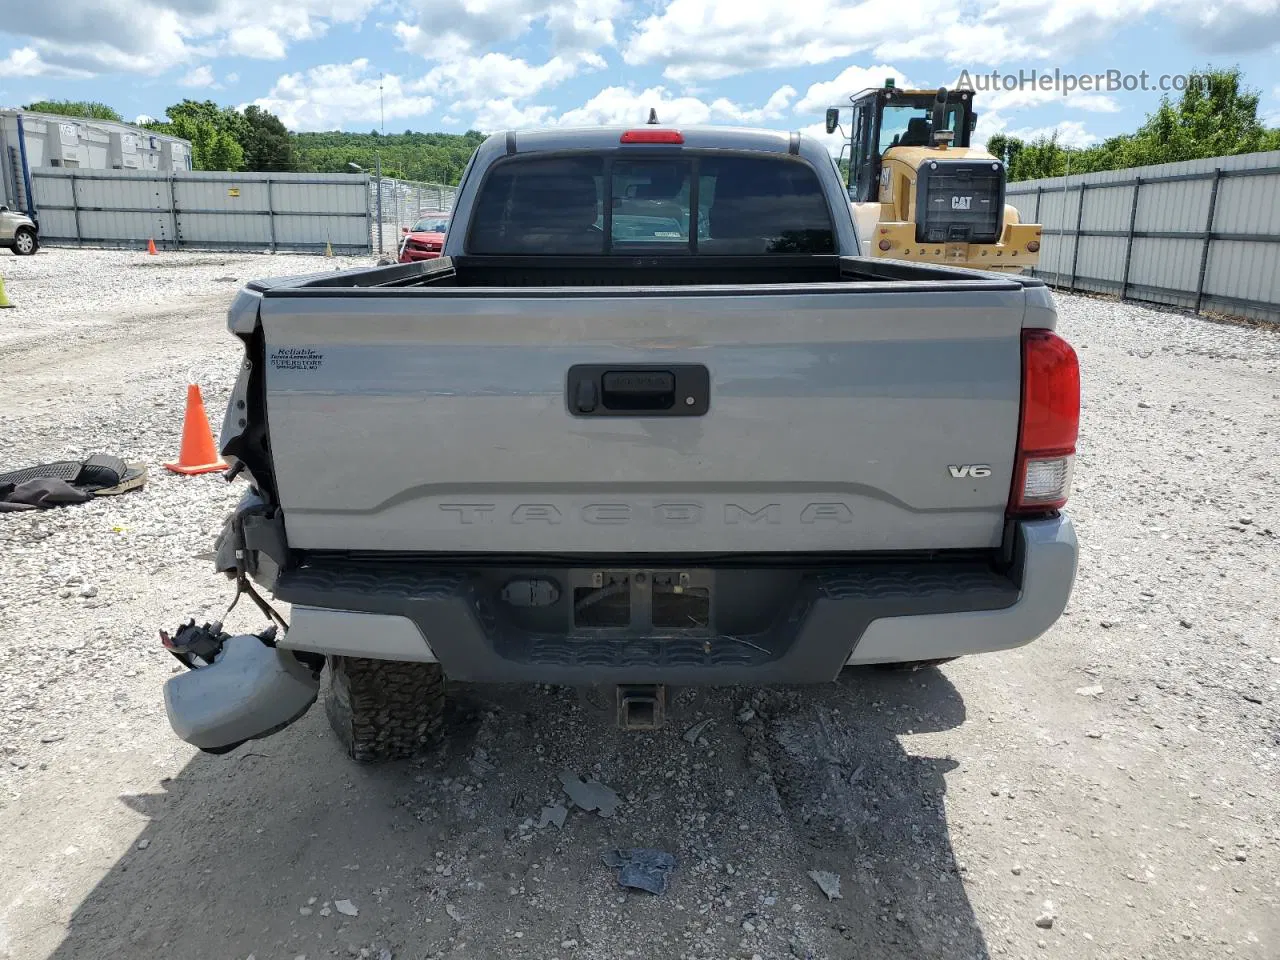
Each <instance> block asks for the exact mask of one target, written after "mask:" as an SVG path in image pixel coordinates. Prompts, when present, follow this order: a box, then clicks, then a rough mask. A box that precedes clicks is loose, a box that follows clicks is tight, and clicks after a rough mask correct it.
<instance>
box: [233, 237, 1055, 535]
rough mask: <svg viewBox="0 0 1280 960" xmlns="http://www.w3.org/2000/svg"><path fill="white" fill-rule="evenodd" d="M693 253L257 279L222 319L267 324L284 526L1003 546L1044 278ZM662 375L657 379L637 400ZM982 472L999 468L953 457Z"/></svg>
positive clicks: (273, 446) (315, 530)
mask: <svg viewBox="0 0 1280 960" xmlns="http://www.w3.org/2000/svg"><path fill="white" fill-rule="evenodd" d="M706 259H708V258H698V261H697V262H693V261H691V259H689V258H643V259H641V258H632V259H628V260H624V261H622V262H619V258H616V257H615V258H612V259H611V260H609V261H602V260H599V259H597V260H595V261H592V260H591V259H589V258H584V259H583V260H582V261H575V262H566V261H565V260H564V258H556V259H555V261H554V262H552V263H540V262H538V261H537V258H533V257H530V258H526V259H525V260H522V261H519V262H512V258H509V257H504V258H501V259H500V260H492V261H490V260H485V259H484V258H471V257H461V258H457V259H456V260H447V259H446V260H440V261H436V262H434V263H428V264H407V265H400V266H394V267H386V268H380V269H373V270H363V271H354V272H346V273H339V274H330V275H322V276H318V277H313V278H308V279H303V280H300V281H299V280H295V281H291V282H283V283H282V282H276V283H263V284H258V285H256V293H257V295H258V299H257V300H256V301H255V302H254V303H253V304H252V308H255V309H248V308H247V309H245V310H244V311H242V318H241V319H240V320H237V319H236V316H235V315H234V312H233V318H232V325H233V329H234V328H235V327H236V325H237V323H238V324H239V325H240V332H242V333H248V332H249V331H250V330H251V329H253V327H254V326H256V325H257V324H259V323H260V325H261V331H262V336H261V338H260V341H259V343H260V346H259V347H258V349H260V350H261V352H262V354H263V356H261V357H260V358H259V360H258V364H259V365H260V366H261V367H262V369H264V370H265V374H266V375H265V388H264V391H263V393H264V403H265V410H264V416H265V418H266V421H267V422H268V424H269V427H270V440H269V444H270V451H271V462H272V469H273V475H274V479H273V482H274V485H275V488H276V489H275V491H274V494H275V497H276V498H277V501H278V503H279V504H280V506H281V507H282V508H283V511H282V512H283V516H284V524H285V527H286V531H287V536H288V542H289V545H290V546H291V547H293V548H297V549H303V550H319V551H327V550H340V551H353V552H389V553H396V554H400V555H403V554H433V553H434V554H471V555H476V554H526V555H527V554H558V555H597V554H605V553H608V554H612V555H618V554H634V553H653V552H661V553H664V554H689V555H692V554H723V553H752V554H761V553H784V554H785V553H831V552H838V553H850V552H852V553H863V552H877V551H886V550H887V551H918V550H972V549H995V548H998V547H999V546H1000V545H1001V543H1002V538H1003V536H1004V527H1005V506H1006V503H1007V500H1008V496H1009V488H1010V484H1011V481H1012V468H1013V461H1014V441H1015V439H1016V436H1017V424H1018V410H1019V402H1020V393H1019V382H1020V341H1019V338H1020V333H1021V328H1022V326H1023V322H1024V318H1025V317H1027V316H1028V314H1029V313H1034V307H1035V304H1036V303H1037V302H1038V301H1039V299H1040V297H1039V296H1037V295H1038V294H1040V293H1042V291H1037V290H1035V289H1034V288H1036V287H1039V286H1040V284H1039V282H1038V281H1033V280H1026V279H1022V278H1009V277H1000V276H986V275H978V274H974V273H971V272H963V271H953V270H948V269H946V268H939V267H925V266H912V265H907V264H895V263H886V262H884V261H869V260H863V259H859V258H852V257H843V258H842V257H829V258H828V257H811V256H808V257H802V258H797V259H796V260H795V261H794V262H786V261H790V258H785V257H778V256H776V255H775V256H772V257H769V258H762V260H763V261H765V262H760V263H750V262H744V260H743V258H732V261H731V262H730V261H728V260H726V262H725V263H724V264H722V265H721V264H716V263H707V262H706ZM822 274H825V275H826V276H825V277H823V276H822ZM628 281H629V282H628ZM512 283H519V284H520V285H519V286H513V285H511V284H512ZM1029 304H1030V307H1029ZM651 374H654V375H657V377H658V379H657V380H654V381H652V382H653V383H665V384H668V385H669V386H670V387H671V391H670V395H669V396H667V395H665V394H663V395H661V396H659V395H658V394H653V395H651V396H647V397H645V396H642V397H640V398H639V399H638V400H637V399H636V397H634V396H628V395H627V394H626V392H625V391H626V390H630V389H632V388H634V387H635V386H636V384H637V383H639V384H640V385H641V388H642V390H643V388H644V385H645V384H648V383H650V380H649V379H647V378H649V375H651ZM617 375H624V380H623V381H618V380H616V379H615V380H614V381H613V382H615V383H618V382H622V383H624V384H626V385H627V386H626V387H625V389H624V391H623V392H622V393H616V394H614V395H613V396H614V401H607V396H606V395H605V394H601V396H600V397H598V400H599V402H600V403H601V405H602V406H603V407H604V409H601V408H599V407H598V408H597V409H595V410H593V411H591V412H589V413H585V412H583V411H582V410H579V409H576V408H575V404H577V403H579V402H580V401H581V399H582V396H583V394H582V392H581V391H583V390H586V389H592V390H596V391H597V392H599V391H603V390H606V389H607V383H608V382H609V381H607V380H602V379H600V378H601V377H606V376H617ZM633 375H638V376H639V379H638V380H637V379H636V377H635V376H633ZM592 377H595V378H596V380H595V381H594V386H592V387H590V388H588V387H584V386H582V384H581V382H580V381H581V380H582V379H583V378H586V379H590V378H592ZM575 378H577V379H575ZM601 384H605V385H606V386H604V387H602V386H601ZM663 389H665V388H663ZM677 394H678V396H677ZM610 403H612V407H610ZM636 403H639V404H640V406H639V408H636V409H626V407H627V406H628V405H629V404H630V405H634V404H636ZM650 404H656V405H657V406H656V407H654V408H650V407H649V406H647V405H650ZM658 407H661V409H658ZM974 464H978V465H982V466H983V467H984V468H985V470H986V472H985V473H984V472H983V471H978V472H977V474H976V475H961V476H956V475H955V473H953V472H952V470H951V468H952V467H956V468H957V469H959V467H960V465H974ZM254 472H255V474H257V473H258V472H259V471H257V470H255V471H254Z"/></svg>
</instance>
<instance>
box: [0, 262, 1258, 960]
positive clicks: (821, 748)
mask: <svg viewBox="0 0 1280 960" xmlns="http://www.w3.org/2000/svg"><path fill="white" fill-rule="evenodd" d="M318 264H319V265H320V267H321V268H322V269H323V268H325V267H327V266H331V265H335V264H327V263H325V262H324V261H320V260H317V259H316V258H295V257H285V256H277V257H263V256H257V257H254V256H244V257H240V256H212V255H211V256H205V257H201V256H194V255H169V256H165V255H162V257H160V258H147V257H145V256H140V255H136V254H119V253H104V252H101V251H78V250H48V251H45V252H42V253H41V254H40V255H39V256H37V257H34V258H32V259H31V260H29V261H22V260H17V259H9V258H3V257H0V269H3V271H4V277H5V281H6V284H7V286H8V289H9V292H10V296H11V297H12V298H13V300H14V301H15V302H16V303H17V304H18V309H17V310H13V311H6V312H4V313H3V314H0V463H13V464H14V465H21V464H23V463H27V462H34V461H40V460H46V459H52V458H60V457H65V456H67V455H70V454H75V453H79V452H82V451H83V452H90V451H94V450H99V449H105V450H110V451H112V452H115V453H118V454H120V455H123V456H126V457H127V458H129V459H136V460H144V461H146V462H147V463H148V464H150V465H151V479H150V483H149V484H148V486H147V488H146V489H145V491H143V492H141V493H134V494H129V495H127V496H123V497H119V498H115V499H111V500H99V501H96V502H93V503H90V504H87V505H85V506H81V507H72V508H67V509H62V510H55V511H49V512H42V513H38V514H18V515H3V516H0V582H3V584H4V586H3V589H2V590H0V825H2V826H3V829H0V957H12V958H22V960H28V958H48V957H56V958H59V960H62V958H67V960H69V958H86V957H94V958H96V957H114V956H128V957H133V958H150V957H156V958H160V957H165V958H167V957H183V958H190V960H202V958H219V960H243V958H245V957H247V956H250V955H252V956H253V957H254V958H256V960H268V958H283V960H293V958H297V957H307V958H309V960H317V958H322V957H323V958H327V957H335V956H336V957H371V958H375V960H384V958H386V957H388V956H390V957H393V958H396V960H408V958H424V957H450V958H471V957H477V958H478V957H515V958H525V957H527V958H539V960H543V958H550V957H558V958H562V960H570V958H574V960H576V958H593V960H596V958H598V960H605V958H608V960H617V958H621V957H638V958H650V957H652V958H663V960H667V958H672V960H674V958H697V960H711V958H716V960H720V958H745V960H751V958H753V957H759V958H761V960H765V958H775V957H801V958H843V957H862V956H875V957H893V958H899V957H900V958H908V957H911V958H916V957H925V956H927V957H939V958H946V960H962V958H963V960H971V958H986V957H993V956H996V957H1006V956H1007V957H1043V956H1061V957H1071V958H1117V960H1119V958H1123V960H1131V958H1139V957H1143V958H1166V957H1168V958H1197V960H1198V958H1218V957H1242V958H1275V957H1278V956H1280V902H1278V901H1280V803H1278V802H1277V799H1276V796H1277V788H1278V787H1280V767H1278V760H1280V589H1277V569H1278V560H1280V544H1278V541H1277V533H1278V532H1280V498H1278V497H1277V496H1276V494H1275V482H1276V479H1275V478H1276V477H1278V476H1280V442H1278V435H1280V402H1277V401H1280V335H1277V334H1276V333H1275V332H1272V331H1268V330H1259V329H1247V328H1241V327H1233V326H1224V325H1217V324H1210V323H1207V322H1205V321H1202V320H1198V319H1195V318H1192V317H1188V316H1183V315H1179V314H1176V313H1168V312H1158V311H1155V310H1151V309H1147V308H1143V307H1139V306H1134V305H1118V304H1115V303H1112V302H1109V301H1105V300H1097V299H1085V298H1078V297H1071V296H1062V297H1061V298H1060V308H1061V310H1062V314H1063V324H1062V328H1063V332H1064V333H1065V334H1066V335H1067V336H1068V337H1070V338H1071V339H1072V340H1073V342H1074V343H1075V344H1076V345H1077V347H1078V348H1079V350H1080V356H1081V358H1082V362H1083V369H1084V377H1085V412H1084V423H1083V435H1082V443H1081V452H1080V456H1079V463H1078V470H1077V477H1078V480H1077V485H1076V491H1075V494H1074V496H1073V498H1072V504H1071V507H1070V511H1071V513H1072V515H1073V517H1074V518H1075V520H1076V521H1077V524H1078V532H1079V534H1080V538H1081V542H1082V550H1083V555H1082V561H1081V568H1080V576H1079V579H1078V581H1077V587H1076V592H1075V595H1074V597H1073V599H1072V602H1071V606H1070V608H1069V610H1068V613H1067V616H1066V617H1064V618H1063V620H1062V621H1061V622H1060V624H1059V625H1058V626H1056V627H1055V628H1054V629H1053V630H1052V631H1051V632H1050V634H1049V635H1047V636H1046V637H1044V638H1042V639H1041V640H1040V641H1038V642H1036V643H1034V644H1032V645H1030V646H1029V647H1026V648H1024V649H1021V650H1017V651H1011V652H1009V653H1006V654H998V655H991V656H986V657H981V658H973V659H970V660H961V661H958V662H956V663H954V664H949V665H947V666H946V667H944V668H942V669H941V670H938V669H927V670H921V671H918V672H916V673H911V674H904V675H890V674H883V673H879V672H869V673H861V672H859V673H855V674H852V675H850V676H847V677H844V678H843V679H842V680H841V682H839V683H838V684H833V685H831V686H830V687H825V688H820V689H806V690H788V689H783V690H775V691H770V692H767V693H763V694H753V693H751V692H750V691H735V690H713V691H683V692H680V693H679V694H678V695H676V697H675V698H674V702H673V704H672V705H671V707H670V709H669V714H670V725H669V729H667V730H665V731H663V732H661V733H658V734H653V735H635V734H622V733H620V732H618V731H617V730H615V729H614V728H613V726H612V723H611V717H610V711H609V709H608V708H607V705H606V704H597V703H596V702H594V701H593V700H592V698H591V697H583V698H579V697H577V696H576V695H574V694H572V693H570V692H566V691H563V690H560V689H547V688H536V689H523V688H501V689H497V688H485V687H464V688H461V689H459V690H458V691H457V696H456V697H455V700H454V703H453V706H452V708H451V713H450V717H449V724H448V730H449V735H448V740H447V742H446V744H445V745H444V746H443V747H442V748H441V749H440V750H439V751H438V753H436V754H434V755H432V756H429V757H426V758H423V759H422V760H421V761H418V762H414V763H403V764H394V765H390V766H386V767H381V768H372V769H370V768H360V767H356V766H354V765H352V764H350V763H348V762H346V761H345V760H344V759H343V757H342V756H341V755H340V754H339V753H338V750H337V747H336V745H335V743H334V740H333V738H332V737H331V735H330V734H329V731H328V729H327V727H326V725H325V723H324V717H323V711H322V710H319V709H315V710H312V711H311V713H310V714H309V715H308V716H307V717H306V718H304V719H303V720H302V721H301V722H299V723H298V724H297V725H295V726H294V727H291V728H290V729H289V730H287V731H285V732H284V733H281V734H280V735H278V736H276V737H273V738H270V739H268V740H264V741H260V742H257V743H255V744H252V745H250V746H249V747H246V748H242V749H241V750H239V751H237V752H235V753H233V754H231V755H228V756H226V757H222V758H213V757H206V756H203V755H199V754H197V753H195V752H194V751H193V750H191V749H190V748H188V747H186V746H185V745H184V744H182V743H181V742H179V741H177V740H176V739H175V738H174V737H173V736H172V734H171V732H170V731H169V729H168V726H167V723H166V721H165V718H164V710H163V704H162V701H161V693H160V686H161V684H162V683H163V681H164V679H165V678H166V677H167V676H169V675H170V673H171V672H172V671H173V669H174V665H173V662H172V659H171V658H169V657H168V656H167V654H165V653H164V652H163V651H162V650H161V648H160V646H159V644H158V643H157V642H156V639H155V635H156V630H157V628H159V627H172V626H174V625H176V624H177V623H178V622H180V621H181V620H182V619H184V618H185V617H187V616H191V615H194V616H197V617H204V618H212V617H215V616H217V615H219V614H220V613H221V611H222V610H223V609H224V607H225V604H226V603H227V601H228V600H229V597H230V591H229V589H228V586H227V584H226V582H225V581H223V580H221V579H219V578H215V577H214V576H213V575H212V574H210V572H209V564H208V562H207V560H206V559H203V558H202V555H203V554H205V553H207V551H208V550H209V549H210V548H211V544H212V539H213V536H214V534H215V532H216V530H217V528H218V527H219V525H220V523H221V520H222V518H223V516H224V514H225V512H226V511H227V509H228V508H229V507H230V506H231V504H232V503H233V501H234V500H235V499H237V498H238V496H239V493H240V490H241V487H240V485H238V484H237V485H234V486H228V485H226V484H225V483H223V482H222V481H221V480H220V479H219V478H217V477H200V478H191V479H186V478H179V477H175V476H172V475H170V474H168V473H167V472H166V471H163V470H162V469H160V467H159V464H160V463H161V462H163V461H164V460H166V459H169V458H171V457H172V456H173V455H174V454H175V453H176V450H177V443H178V434H179V428H180V423H181V418H182V404H183V401H184V388H183V383H184V380H185V378H186V376H188V375H189V373H190V372H191V371H193V370H194V371H197V372H198V373H199V376H200V382H201V384H202V386H203V387H204V390H205V397H206V401H207V403H208V406H209V410H210V413H211V415H212V417H213V418H214V419H215V421H216V420H217V419H218V418H219V417H220V415H221V409H222V405H223V403H225V400H226V396H227V393H228V391H229V389H230V385H231V374H232V371H233V369H234V366H235V364H236V361H237V356H238V355H237V350H236V344H235V342H234V341H232V340H231V339H230V337H229V336H228V335H227V334H226V333H225V331H224V329H223V313H224V310H225V308H226V305H227V303H228V302H229V300H230V297H231V295H232V293H233V292H234V290H235V289H236V284H238V283H240V282H242V281H243V280H245V279H248V278H251V277H254V276H263V275H267V274H272V273H298V272H312V271H313V270H314V269H315V268H316V266H317V265H318ZM224 277H231V278H234V282H233V281H232V280H223V279H221V278H224ZM139 305H141V306H139ZM68 334H71V335H72V336H68ZM72 337H74V339H73V338H72ZM246 606H247V605H246ZM251 609H252V608H250V610H251ZM261 625H262V624H260V623H258V622H256V620H255V619H253V618H251V617H250V615H249V612H248V611H242V610H241V609H240V608H237V610H236V613H235V615H234V616H233V617H232V618H231V621H230V623H229V626H231V627H233V628H249V627H252V628H255V629H256V628H258V627H260V626H261ZM701 721H709V723H707V724H706V726H705V727H704V728H703V729H702V730H701V732H700V735H699V736H697V737H692V738H691V739H692V741H693V742H689V741H688V740H686V739H685V738H684V737H683V736H682V735H683V733H684V732H685V731H686V730H687V729H689V728H690V727H691V726H693V725H694V724H696V723H699V722H701ZM566 769H568V770H572V771H574V772H576V773H577V774H580V775H582V776H583V777H584V778H587V779H591V778H595V779H598V780H599V781H601V782H603V783H605V784H607V785H608V786H610V787H611V788H612V789H613V790H615V791H616V792H617V793H618V795H619V796H620V804H619V806H618V809H617V812H616V814H615V815H614V816H613V817H610V818H604V817H601V816H600V815H598V814H596V813H585V812H583V811H581V810H573V811H571V812H570V813H569V814H568V817H567V819H566V821H565V823H564V825H563V827H561V828H557V827H556V826H554V825H550V826H545V827H539V826H538V820H539V817H540V813H541V811H542V810H543V808H544V807H545V806H554V805H555V804H556V803H558V802H559V801H561V800H563V799H564V794H563V792H562V790H561V784H560V780H559V774H560V773H561V772H562V771H564V770H566ZM632 846H642V847H656V848H659V849H662V850H666V851H669V852H670V853H672V854H674V855H675V856H676V857H677V859H678V861H679V862H678V865H677V866H676V868H675V870H674V871H673V872H672V874H671V878H670V887H669V888H668V889H667V891H666V892H665V893H663V894H661V895H659V896H651V895H648V894H638V893H635V894H627V893H624V892H623V891H622V890H621V889H620V888H619V887H618V886H617V885H616V883H615V880H614V876H613V873H612V871H611V870H610V869H609V868H608V867H606V866H605V865H604V863H603V862H602V859H601V858H602V855H603V854H604V853H605V852H607V851H609V850H611V849H613V848H615V847H632ZM811 870H824V871H830V872H832V873H835V874H838V875H839V877H840V893H841V898H840V899H835V900H830V901H829V900H828V899H827V897H826V896H825V895H824V894H823V893H822V891H821V890H820V889H819V888H818V885H817V884H816V883H815V882H814V881H813V880H811V879H810V878H809V876H808V872H809V871H811Z"/></svg>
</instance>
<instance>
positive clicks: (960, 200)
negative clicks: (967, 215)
mask: <svg viewBox="0 0 1280 960" xmlns="http://www.w3.org/2000/svg"><path fill="white" fill-rule="evenodd" d="M972 206H973V197H961V196H954V197H952V198H951V209H952V210H968V209H970V208H971V207H972Z"/></svg>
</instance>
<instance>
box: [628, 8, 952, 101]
mask: <svg viewBox="0 0 1280 960" xmlns="http://www.w3.org/2000/svg"><path fill="white" fill-rule="evenodd" d="M956 9H957V7H956V5H955V4H952V3H946V2H944V0H920V3H919V4H918V5H917V6H915V7H913V8H912V11H911V21H912V23H915V24H919V25H920V34H921V35H930V34H932V33H934V32H935V31H936V30H938V29H941V27H942V26H944V25H945V24H946V23H947V22H950V21H955V20H956V19H957V17H958V14H957V12H956ZM901 14H902V10H901V7H900V5H899V4H897V3H894V2H892V0H863V2H861V3H856V4H850V3H847V2H845V3H842V2H840V0H805V2H804V3H794V4H783V3H771V4H768V5H760V4H752V3H742V2H741V0H672V2H671V3H669V4H668V5H667V6H666V7H665V8H664V9H662V10H661V11H660V12H658V13H655V14H652V15H650V16H648V17H645V18H644V19H643V20H641V21H640V22H639V23H638V24H637V28H636V32H635V33H634V34H633V35H632V36H631V38H630V39H629V40H628V42H627V43H626V44H625V45H624V48H623V57H624V59H625V60H626V62H627V63H629V64H631V65H633V66H640V65H644V64H660V65H662V67H663V75H664V76H666V77H667V78H669V79H671V80H675V81H677V82H679V83H695V82H698V81H705V80H714V79H719V78H723V77H729V76H734V75H736V74H740V73H745V72H748V71H751V70H759V69H775V68H785V67H795V66H798V65H801V64H819V63H828V62H830V61H832V60H837V59H844V58H847V57H850V56H852V55H854V54H855V53H859V52H863V51H870V50H875V49H876V48H877V47H878V46H879V45H881V44H883V43H890V42H899V41H900V40H901V38H902V35H903V29H902V16H901ZM926 25H927V27H926Z"/></svg>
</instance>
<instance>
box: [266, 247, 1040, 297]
mask: <svg viewBox="0 0 1280 960" xmlns="http://www.w3.org/2000/svg"><path fill="white" fill-rule="evenodd" d="M978 278H981V279H978ZM939 282H948V283H949V284H961V285H962V286H961V287H959V288H957V289H966V290H968V289H975V288H986V289H1004V290H1014V289H1020V288H1022V287H1040V286H1043V281H1040V280H1037V279H1035V278H1032V277H1012V278H1010V277H1006V276H1002V275H999V274H985V275H983V274H975V273H974V272H973V271H969V270H956V269H953V268H951V267H941V266H934V265H929V264H911V263H906V262H895V261H887V260H880V259H872V258H864V257H841V256H836V255H834V254H833V255H830V256H814V255H809V254H805V255H799V256H779V255H778V254H771V255H768V256H759V257H744V256H733V257H712V256H706V255H700V256H698V257H696V258H695V257H679V256H661V257H620V256H610V257H511V256H503V257H484V256H471V255H468V256H461V257H442V258H439V259H436V260H427V261H421V262H418V263H405V264H396V265H394V266H388V267H377V268H374V269H369V268H357V269H354V270H346V271H339V272H337V273H324V274H313V275H310V276H305V277H294V278H280V279H275V280H262V281H255V282H254V283H253V284H251V285H250V289H253V290H257V291H260V292H268V291H275V292H282V291H284V290H288V291H290V292H289V294H288V295H301V296H308V295H310V296H315V295H318V294H317V291H326V292H332V291H336V290H347V291H357V290H369V289H371V288H372V289H378V290H386V291H390V290H414V291H418V292H419V293H420V292H421V291H422V288H423V287H431V288H432V289H433V290H434V291H451V290H457V289H469V288H485V289H486V290H487V289H489V288H492V287H513V288H529V287H625V288H628V289H629V295H637V293H638V292H639V289H638V288H642V289H643V290H645V291H647V290H652V289H653V288H666V287H685V286H696V287H713V286H748V287H752V288H753V290H754V291H755V292H766V291H759V290H758V289H756V288H761V287H774V286H787V285H793V284H806V285H811V284H815V283H860V284H885V283H891V284H893V285H894V287H895V289H900V288H901V287H902V285H903V284H910V283H927V284H928V285H929V288H930V289H936V288H937V286H938V284H939Z"/></svg>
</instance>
